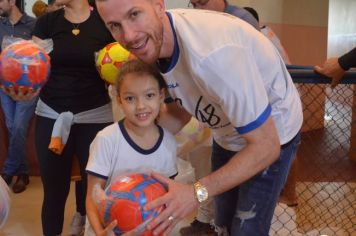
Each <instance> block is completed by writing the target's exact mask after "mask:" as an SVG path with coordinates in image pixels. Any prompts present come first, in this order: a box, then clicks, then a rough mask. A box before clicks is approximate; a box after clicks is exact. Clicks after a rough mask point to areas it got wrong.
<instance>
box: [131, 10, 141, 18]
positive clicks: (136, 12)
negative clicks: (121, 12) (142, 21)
mask: <svg viewBox="0 0 356 236" xmlns="http://www.w3.org/2000/svg"><path fill="white" fill-rule="evenodd" d="M138 14H139V11H133V12H131V14H130V17H131V18H135V17H137V16H138Z"/></svg>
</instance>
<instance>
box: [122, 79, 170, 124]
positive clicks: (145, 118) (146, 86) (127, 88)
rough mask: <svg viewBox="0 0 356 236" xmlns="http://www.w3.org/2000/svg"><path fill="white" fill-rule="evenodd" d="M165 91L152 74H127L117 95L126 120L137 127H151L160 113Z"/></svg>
mask: <svg viewBox="0 0 356 236" xmlns="http://www.w3.org/2000/svg"><path fill="white" fill-rule="evenodd" d="M163 98H164V92H163V89H161V90H160V89H159V84H158V81H157V80H156V79H154V78H153V77H152V76H150V75H138V74H134V73H131V74H127V75H125V76H124V78H123V79H122V81H121V86H120V91H119V93H118V96H117V100H118V103H119V104H120V105H121V108H122V110H123V112H124V113H125V117H126V119H125V120H126V121H128V122H129V123H130V124H132V125H133V126H136V127H149V126H151V125H154V121H155V119H156V117H157V116H158V114H159V109H160V105H161V103H162V102H163Z"/></svg>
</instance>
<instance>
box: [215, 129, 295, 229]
mask: <svg viewBox="0 0 356 236" xmlns="http://www.w3.org/2000/svg"><path fill="white" fill-rule="evenodd" d="M299 144H300V134H298V135H296V136H295V137H294V138H293V139H292V140H291V141H290V142H288V143H287V144H285V145H283V146H282V147H281V153H280V156H279V159H278V160H277V161H275V162H274V163H273V164H272V165H270V166H269V167H268V168H267V169H265V170H264V171H262V172H261V173H258V174H256V175H255V176H254V177H252V178H251V179H249V180H248V181H246V182H244V183H243V184H241V185H239V186H238V187H235V188H233V189H231V190H229V191H227V192H225V193H222V194H220V195H218V196H216V197H215V226H216V227H217V229H218V231H219V232H225V235H226V232H227V233H229V234H230V235H233V236H265V235H266V236H267V235H268V233H269V229H270V226H271V221H272V217H273V213H274V209H275V206H276V203H277V200H278V198H279V195H280V193H281V191H282V188H283V186H284V184H285V182H286V181H287V177H288V172H289V169H290V167H291V165H292V163H293V160H294V159H295V156H296V153H297V148H298V145H299ZM235 153H236V152H232V151H228V150H225V149H224V148H222V147H221V146H219V145H218V144H217V143H215V142H214V143H213V154H212V169H213V171H215V170H217V169H219V168H220V167H222V166H223V165H225V164H226V163H227V162H228V161H229V160H230V159H231V157H232V156H233V155H235ZM221 235H224V233H222V234H221Z"/></svg>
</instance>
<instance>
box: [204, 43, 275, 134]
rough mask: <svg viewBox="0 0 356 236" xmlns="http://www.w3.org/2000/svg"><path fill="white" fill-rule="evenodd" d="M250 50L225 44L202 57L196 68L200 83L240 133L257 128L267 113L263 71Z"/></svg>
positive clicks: (268, 110)
mask: <svg viewBox="0 0 356 236" xmlns="http://www.w3.org/2000/svg"><path fill="white" fill-rule="evenodd" d="M251 51H253V49H249V50H248V49H246V48H244V47H238V46H234V45H231V46H225V47H223V48H220V49H217V50H215V51H214V52H212V53H211V54H210V55H209V56H208V57H206V58H205V59H204V60H203V61H202V64H200V65H201V66H200V67H199V69H198V70H199V77H200V78H202V81H200V82H201V83H202V84H201V86H203V87H205V89H206V90H207V92H208V95H209V96H211V98H212V99H214V101H215V102H217V103H218V104H219V105H220V106H221V108H222V110H223V112H224V113H225V115H226V116H227V117H228V119H229V120H230V122H231V124H232V125H233V126H234V127H235V128H236V130H237V132H238V133H240V134H244V133H248V132H250V131H252V130H254V129H256V128H258V127H259V126H261V125H262V124H263V123H264V122H265V121H266V120H267V118H268V117H269V116H270V114H271V106H270V104H269V101H268V96H267V91H266V89H265V86H264V82H263V78H262V77H263V75H261V74H260V71H259V68H258V66H257V63H256V61H255V60H256V59H255V57H254V56H253V55H251V54H252V52H251ZM261 57H263V55H261Z"/></svg>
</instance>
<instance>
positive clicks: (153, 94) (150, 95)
mask: <svg viewBox="0 0 356 236" xmlns="http://www.w3.org/2000/svg"><path fill="white" fill-rule="evenodd" d="M146 96H147V97H148V98H154V97H155V96H156V94H155V93H148V94H147V95H146Z"/></svg>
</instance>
